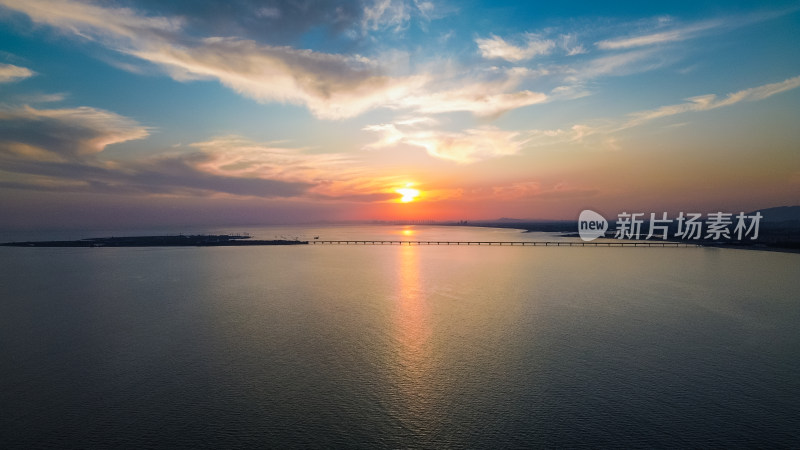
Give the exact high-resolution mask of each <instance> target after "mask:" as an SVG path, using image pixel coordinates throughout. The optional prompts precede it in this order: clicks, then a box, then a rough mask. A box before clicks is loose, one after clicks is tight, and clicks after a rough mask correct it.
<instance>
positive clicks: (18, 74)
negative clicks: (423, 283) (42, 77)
mask: <svg viewBox="0 0 800 450" xmlns="http://www.w3.org/2000/svg"><path fill="white" fill-rule="evenodd" d="M33 75H34V72H33V71H32V70H30V69H28V68H25V67H19V66H15V65H12V64H0V83H11V82H14V81H19V80H24V79H25V78H29V77H32V76H33Z"/></svg>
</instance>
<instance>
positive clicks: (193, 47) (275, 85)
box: [0, 0, 800, 229]
mask: <svg viewBox="0 0 800 450" xmlns="http://www.w3.org/2000/svg"><path fill="white" fill-rule="evenodd" d="M798 43H800V2H798V1H771V2H770V1H766V2H751V1H738V2H737V1H702V0H701V1H691V2H683V1H670V2H641V1H636V2H633V1H630V2H627V1H625V2H596V1H563V2H502V1H500V2H498V1H491V2H488V1H487V2H482V1H449V0H448V1H435V0H408V1H395V0H356V1H345V2H333V1H318V0H305V1H303V0H301V1H282V0H276V1H249V0H240V1H225V2H222V1H209V0H177V1H170V2H163V1H158V0H142V1H133V0H130V1H127V0H118V1H102V2H99V1H98V2H92V1H83V0H0V210H2V214H1V215H0V217H2V218H1V219H0V228H3V229H47V228H57V227H67V228H70V227H71V228H96V227H117V228H119V227H126V226H131V227H134V226H168V225H174V226H203V225H248V224H287V223H314V222H318V221H359V220H368V221H369V220H385V221H395V220H437V221H448V220H480V219H497V218H500V217H511V218H525V219H576V218H577V216H578V214H579V213H580V211H582V210H584V209H592V210H595V211H599V212H601V213H603V214H604V215H606V216H607V217H609V216H612V217H613V216H614V215H615V214H617V213H619V212H621V211H628V212H644V213H649V212H658V213H660V212H669V213H671V214H677V213H678V212H680V211H685V212H701V213H708V212H714V211H727V212H739V211H745V212H747V211H753V210H755V209H760V208H768V207H773V206H781V205H796V204H800V201H798V200H799V199H800V89H798V88H799V87H800V45H798Z"/></svg>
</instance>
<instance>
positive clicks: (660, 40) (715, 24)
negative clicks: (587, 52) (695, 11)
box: [595, 20, 724, 50]
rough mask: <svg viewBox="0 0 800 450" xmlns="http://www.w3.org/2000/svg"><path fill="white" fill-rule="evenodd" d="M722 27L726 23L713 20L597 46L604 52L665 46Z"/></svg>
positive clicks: (608, 40)
mask: <svg viewBox="0 0 800 450" xmlns="http://www.w3.org/2000/svg"><path fill="white" fill-rule="evenodd" d="M722 25H724V22H722V21H719V20H711V21H705V22H700V23H696V24H692V25H687V26H684V27H678V28H673V29H671V30H666V31H659V32H655V33H648V34H641V35H638V36H628V37H624V38H615V39H606V40H603V41H599V42H596V43H595V45H596V46H597V48H600V49H602V50H623V49H629V48H635V47H645V46H649V45H658V44H665V43H668V42H678V41H684V40H686V39H691V38H694V37H697V36H698V35H699V34H700V33H702V32H703V31H707V30H711V29H713V28H719V27H720V26H722Z"/></svg>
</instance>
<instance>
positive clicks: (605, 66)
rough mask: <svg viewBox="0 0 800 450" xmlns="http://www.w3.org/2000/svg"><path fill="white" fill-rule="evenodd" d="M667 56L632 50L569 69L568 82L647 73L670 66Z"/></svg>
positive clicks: (652, 51)
mask: <svg viewBox="0 0 800 450" xmlns="http://www.w3.org/2000/svg"><path fill="white" fill-rule="evenodd" d="M669 62H670V59H669V57H668V56H667V55H664V54H662V53H659V52H656V51H654V50H652V49H646V50H632V51H628V52H624V53H617V54H613V55H609V56H602V57H599V58H594V59H591V60H589V61H587V62H585V63H583V64H581V65H579V66H576V67H574V68H571V69H569V70H568V71H567V72H568V76H567V77H566V81H569V82H573V83H574V82H581V81H582V80H589V79H593V78H598V77H602V76H622V75H630V74H633V73H640V72H646V71H649V70H653V69H657V68H659V67H663V66H664V65H666V64H668V63H669Z"/></svg>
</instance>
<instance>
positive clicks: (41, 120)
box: [0, 106, 149, 160]
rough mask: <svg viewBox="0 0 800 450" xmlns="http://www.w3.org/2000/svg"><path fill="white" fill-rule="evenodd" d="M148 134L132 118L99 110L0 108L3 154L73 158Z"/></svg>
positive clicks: (86, 108)
mask: <svg viewBox="0 0 800 450" xmlns="http://www.w3.org/2000/svg"><path fill="white" fill-rule="evenodd" d="M148 134H149V132H148V129H147V128H146V127H143V126H141V125H139V124H138V123H136V122H135V121H133V120H131V119H128V118H126V117H122V116H120V115H117V114H115V113H112V112H109V111H104V110H101V109H95V108H89V107H80V108H71V109H36V108H33V107H30V106H23V107H20V108H5V109H0V153H5V154H17V155H21V156H22V155H27V157H35V158H41V159H44V160H64V159H75V158H79V157H83V156H85V155H91V154H95V153H99V152H102V151H103V150H104V149H105V148H106V146H108V145H111V144H116V143H120V142H125V141H130V140H134V139H142V138H144V137H147V136H148Z"/></svg>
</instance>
